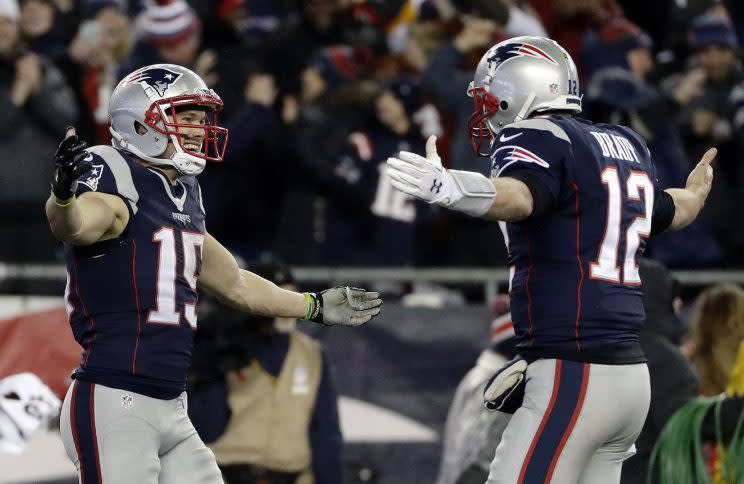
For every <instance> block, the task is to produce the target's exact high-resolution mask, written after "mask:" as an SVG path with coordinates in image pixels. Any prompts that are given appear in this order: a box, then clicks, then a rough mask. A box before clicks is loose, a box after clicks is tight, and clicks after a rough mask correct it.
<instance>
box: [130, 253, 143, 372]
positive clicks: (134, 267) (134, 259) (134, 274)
mask: <svg viewBox="0 0 744 484" xmlns="http://www.w3.org/2000/svg"><path fill="white" fill-rule="evenodd" d="M132 284H134V303H135V305H136V307H137V339H135V341H134V354H133V355H132V374H133V375H134V374H135V373H136V372H137V350H138V349H139V337H140V331H141V330H140V326H141V324H142V322H141V321H140V317H141V316H140V305H139V290H138V289H137V241H136V240H133V241H132Z"/></svg>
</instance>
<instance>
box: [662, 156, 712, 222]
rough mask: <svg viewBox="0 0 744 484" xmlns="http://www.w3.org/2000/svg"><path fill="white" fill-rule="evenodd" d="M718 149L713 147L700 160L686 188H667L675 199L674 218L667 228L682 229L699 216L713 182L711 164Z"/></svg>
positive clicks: (691, 173) (689, 177)
mask: <svg viewBox="0 0 744 484" xmlns="http://www.w3.org/2000/svg"><path fill="white" fill-rule="evenodd" d="M717 153H718V150H716V149H715V148H711V149H709V150H708V151H706V152H705V154H704V155H703V157H702V158H701V159H700V162H699V163H698V164H697V165H696V166H695V168H694V169H693V170H692V171H691V172H690V175H689V176H688V177H687V184H686V186H685V188H669V189H667V190H665V191H666V192H667V193H668V194H669V195H671V196H672V199H673V200H674V218H673V219H672V223H671V224H670V225H669V228H668V229H667V230H680V229H682V228H684V227H687V226H688V225H690V224H691V223H692V222H693V221H694V220H695V218H697V216H698V214H699V213H700V210H702V208H703V205H705V200H706V199H707V198H708V193H710V187H711V185H712V184H713V167H712V166H711V165H710V164H711V162H712V161H713V159H714V158H715V157H716V154H717Z"/></svg>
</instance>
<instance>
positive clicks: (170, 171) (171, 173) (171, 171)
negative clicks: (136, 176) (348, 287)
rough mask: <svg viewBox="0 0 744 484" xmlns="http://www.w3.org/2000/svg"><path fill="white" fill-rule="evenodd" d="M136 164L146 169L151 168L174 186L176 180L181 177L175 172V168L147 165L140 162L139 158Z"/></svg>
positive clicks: (147, 163)
mask: <svg viewBox="0 0 744 484" xmlns="http://www.w3.org/2000/svg"><path fill="white" fill-rule="evenodd" d="M137 162H138V163H139V164H140V165H143V166H146V167H148V168H153V169H155V170H158V171H159V172H160V173H162V174H163V175H165V176H166V177H168V180H169V181H170V182H171V183H172V184H175V183H176V180H178V178H179V177H180V176H181V174H180V173H179V172H178V170H176V169H175V168H173V167H170V166H162V165H156V164H154V163H149V162H147V161H144V160H140V159H139V158H137Z"/></svg>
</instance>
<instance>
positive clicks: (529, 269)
mask: <svg viewBox="0 0 744 484" xmlns="http://www.w3.org/2000/svg"><path fill="white" fill-rule="evenodd" d="M524 238H525V239H527V259H528V260H529V261H530V262H529V265H528V266H527V280H526V281H525V283H524V290H525V291H527V321H528V322H529V331H528V332H529V335H530V346H533V345H534V344H535V337H534V336H533V335H532V294H531V293H530V276H531V275H532V244H530V236H529V234H528V233H527V229H524Z"/></svg>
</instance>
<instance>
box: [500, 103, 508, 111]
mask: <svg viewBox="0 0 744 484" xmlns="http://www.w3.org/2000/svg"><path fill="white" fill-rule="evenodd" d="M499 109H500V110H502V111H506V110H507V109H509V103H508V102H506V101H501V102H500V103H499Z"/></svg>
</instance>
